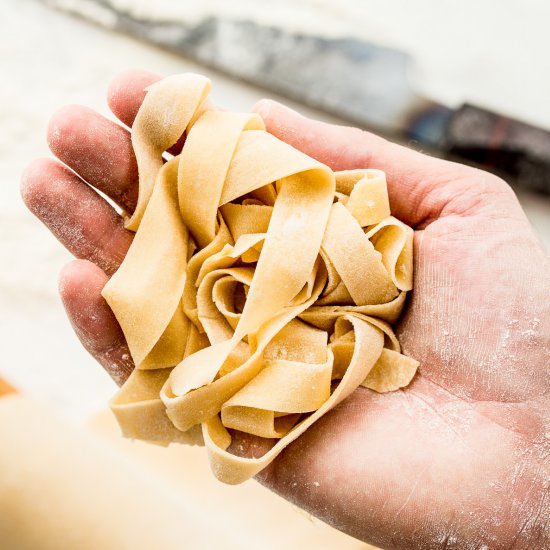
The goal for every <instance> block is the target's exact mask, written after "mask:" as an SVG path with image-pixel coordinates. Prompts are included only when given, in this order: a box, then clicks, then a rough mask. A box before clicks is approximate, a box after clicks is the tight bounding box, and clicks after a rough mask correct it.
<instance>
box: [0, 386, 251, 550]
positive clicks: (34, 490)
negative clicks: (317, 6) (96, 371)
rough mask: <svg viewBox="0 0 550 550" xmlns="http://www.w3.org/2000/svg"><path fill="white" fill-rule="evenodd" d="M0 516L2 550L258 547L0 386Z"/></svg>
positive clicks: (86, 435)
mask: <svg viewBox="0 0 550 550" xmlns="http://www.w3.org/2000/svg"><path fill="white" fill-rule="evenodd" d="M182 467H183V468H185V464H182ZM0 510H2V513H1V514H0V546H1V548H2V550H58V549H59V548H78V549H79V550H98V549H101V550H151V549H152V548H154V549H155V550H173V549H175V548H177V549H180V548H181V549H184V548H201V549H211V548H212V549H213V548H216V549H218V548H224V549H237V548H239V549H247V548H254V547H255V548H257V545H256V546H254V545H253V544H252V542H250V541H247V540H246V533H238V532H235V530H232V528H231V527H232V526H231V525H230V524H229V522H227V521H225V519H224V518H217V517H211V516H209V514H208V510H204V509H198V507H197V506H196V505H195V503H194V502H192V501H191V500H190V499H188V498H186V497H185V496H184V495H182V494H180V493H179V492H178V491H177V490H174V488H173V487H172V486H170V485H169V484H168V483H166V482H165V481H163V480H161V479H160V478H157V477H155V475H154V473H153V472H151V471H149V470H148V469H146V468H144V467H140V466H139V465H138V464H137V463H136V462H133V461H131V460H129V459H128V458H127V457H125V456H124V455H123V454H121V453H118V452H116V451H115V450H114V449H113V448H111V447H109V446H108V445H105V444H104V443H102V442H101V441H100V440H97V439H96V438H95V437H93V435H92V434H91V433H89V432H87V431H86V430H83V429H81V430H78V429H76V428H75V427H74V426H72V425H71V424H69V423H67V422H64V421H63V420H62V419H59V418H58V417H57V416H56V415H55V414H53V413H52V411H50V410H48V409H47V408H46V407H44V406H42V405H40V404H37V403H34V402H33V401H31V400H30V399H27V398H25V396H23V395H22V394H20V393H18V392H17V391H16V390H15V389H14V388H13V387H12V386H11V385H10V384H8V383H7V382H5V381H3V380H0Z"/></svg>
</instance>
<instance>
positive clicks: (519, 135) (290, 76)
mask: <svg viewBox="0 0 550 550" xmlns="http://www.w3.org/2000/svg"><path fill="white" fill-rule="evenodd" d="M43 2H45V3H46V4H49V5H52V6H55V7H58V8H60V9H63V10H65V11H70V12H72V13H77V14H79V15H82V16H84V17H88V18H93V17H95V20H96V22H99V23H102V22H105V21H108V22H109V23H108V26H109V27H110V28H114V29H117V30H119V31H122V32H125V33H129V34H131V35H135V36H138V37H141V38H143V39H146V40H148V41H150V42H153V43H155V44H157V45H160V46H163V47H165V48H168V49H170V50H172V51H175V52H178V53H180V54H181V55H183V56H185V57H188V58H191V59H193V60H195V61H198V62H199V63H202V64H204V65H206V66H209V67H212V68H214V69H217V70H220V71H222V72H224V73H227V74H230V75H232V76H234V77H237V78H239V79H242V80H245V81H247V82H250V83H252V84H254V85H256V86H261V87H262V88H266V89H268V90H270V91H273V92H277V93H279V94H281V95H283V96H286V97H288V98H290V99H294V100H296V101H299V102H302V103H304V104H306V105H308V106H311V107H315V108H318V109H321V110H324V111H326V112H327V113H331V114H335V115H336V116H338V117H340V118H343V119H346V120H348V121H350V122H351V123H352V124H354V125H356V126H359V127H362V128H368V129H371V130H374V131H377V132H379V133H382V134H384V135H386V136H388V137H393V138H396V139H398V140H401V141H411V140H412V141H414V142H417V143H415V145H419V146H420V148H423V149H425V148H427V149H429V150H433V151H437V152H438V154H439V155H442V156H447V157H450V158H454V159H458V160H461V161H463V162H467V163H472V164H478V165H481V166H482V167H484V168H487V169H489V170H492V171H495V172H497V173H500V174H503V175H505V176H506V177H507V179H508V180H509V181H510V183H515V184H517V185H521V186H523V187H526V188H530V189H533V190H536V191H539V192H541V193H544V194H547V195H550V132H548V131H547V130H545V129H542V128H537V127H534V126H531V125H529V124H526V123H524V122H521V121H518V120H514V119H512V118H510V117H506V116H504V115H501V114H497V113H493V112H491V111H489V110H486V109H483V108H481V107H476V106H473V105H469V104H465V105H463V106H462V107H460V108H458V109H453V108H450V107H447V106H445V105H441V104H439V103H437V102H435V101H432V100H430V99H428V98H426V97H423V96H422V95H420V94H418V93H417V92H416V91H415V90H414V88H413V86H412V85H411V82H410V79H409V72H410V65H411V64H410V61H411V60H410V58H409V56H408V55H407V54H405V53H404V52H401V51H398V50H395V49H391V48H387V47H383V46H379V45H376V44H372V43H369V42H367V41H364V40H359V39H355V38H325V37H321V36H316V35H314V34H300V33H293V32H288V31H287V30H285V29H284V28H280V27H269V26H265V25H261V24H258V23H255V22H253V21H242V20H234V19H230V18H226V17H216V16H212V17H207V18H205V19H202V20H199V21H193V20H191V19H189V20H183V19H181V16H180V17H179V18H174V19H170V15H169V14H167V15H166V19H164V20H158V19H152V18H147V17H143V18H140V17H139V16H138V15H136V13H137V12H135V11H132V10H131V9H130V8H127V9H125V8H123V7H120V6H119V5H118V4H117V3H116V2H115V0H85V2H83V0H74V1H73V2H69V3H67V2H65V1H64V0H43ZM84 4H85V5H84ZM92 4H93V5H95V6H96V7H97V9H99V10H101V17H99V16H93V14H94V13H95V12H94V10H92V9H90V6H91V5H92Z"/></svg>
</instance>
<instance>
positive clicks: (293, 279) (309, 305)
mask: <svg viewBox="0 0 550 550" xmlns="http://www.w3.org/2000/svg"><path fill="white" fill-rule="evenodd" d="M209 89H210V83H209V81H207V80H206V79H204V78H203V77H200V76H198V75H179V76H175V77H169V78H167V79H164V80H162V81H160V82H158V83H156V84H155V85H154V86H153V87H151V89H150V91H149V92H148V94H147V96H146V100H145V101H144V103H143V105H142V107H141V108H140V110H139V112H138V116H137V118H136V123H135V125H134V128H133V129H132V143H133V144H134V150H135V153H136V158H137V160H138V168H139V170H140V180H139V181H140V184H139V185H140V191H139V193H140V194H139V201H138V208H137V210H136V212H135V213H134V215H133V216H132V217H131V218H130V220H129V221H128V224H127V226H128V227H129V228H130V229H132V230H134V231H136V237H135V239H134V241H133V243H132V246H131V247H130V250H129V252H128V255H127V257H126V259H125V260H124V262H123V263H122V265H121V267H120V268H119V270H118V271H117V273H116V274H115V275H114V276H113V277H112V278H111V280H110V281H109V282H108V283H107V285H106V287H105V289H104V291H103V295H104V297H105V299H106V300H107V302H108V303H109V305H110V306H111V308H112V309H113V311H114V313H115V315H116V317H117V319H118V320H119V322H120V324H121V326H122V329H123V331H124V334H125V336H126V339H127V341H128V345H129V348H130V351H131V353H132V357H133V359H134V362H135V364H136V371H135V372H134V373H133V374H132V375H131V377H130V378H129V379H128V381H127V382H126V384H125V385H124V386H123V388H122V389H121V390H120V392H119V394H118V395H117V396H115V398H114V399H113V401H112V408H113V410H114V412H115V414H116V416H117V418H118V421H119V423H120V424H121V427H122V431H123V433H124V434H125V435H126V436H128V437H132V438H139V439H144V440H147V441H154V442H157V443H162V444H166V443H168V442H170V441H174V442H183V443H195V444H197V443H201V441H202V439H201V438H199V437H198V436H197V434H198V433H199V432H200V433H201V434H202V438H204V444H205V445H206V447H207V450H208V456H209V459H210V461H211V465H212V470H213V472H214V473H215V475H216V476H217V477H218V478H219V479H221V480H222V481H225V482H227V483H239V482H241V481H244V480H246V479H248V478H249V477H251V476H253V475H254V474H255V473H257V472H258V471H260V470H261V469H262V468H264V467H265V466H266V465H267V464H269V462H270V461H271V460H273V459H274V458H275V457H276V456H277V454H278V453H279V452H280V451H281V450H282V449H283V448H284V447H285V446H286V445H288V444H289V443H290V442H291V441H294V440H295V439H296V438H297V437H298V436H299V435H300V434H301V433H303V431H304V430H306V429H307V428H308V427H309V426H311V425H312V424H313V423H314V422H315V421H316V420H317V419H318V418H320V417H321V416H322V415H323V414H325V413H326V412H327V411H329V410H330V409H331V408H332V407H334V406H335V405H336V404H338V403H339V402H340V401H341V400H342V399H344V398H345V397H346V396H347V395H349V394H350V393H351V392H352V391H354V390H355V389H356V388H357V387H358V386H359V385H361V384H363V385H366V386H367V387H370V388H372V389H375V390H377V391H391V390H394V389H398V388H400V387H403V386H404V385H406V384H407V383H408V381H410V380H411V379H412V377H413V376H414V373H415V371H416V367H417V363H416V362H415V361H414V360H411V359H410V358H407V357H405V356H404V355H402V354H401V352H400V347H399V342H398V341H397V338H396V337H395V334H394V332H393V330H392V328H391V324H392V323H395V322H396V321H397V320H398V318H399V315H400V313H401V311H402V309H403V307H404V304H405V299H406V295H407V292H408V291H410V290H411V288H412V235H413V232H412V229H410V228H408V227H407V226H406V225H404V224H402V223H401V222H399V221H398V220H396V219H395V218H393V217H391V215H390V209H389V201H388V194H387V186H386V178H385V175H384V173H383V172H381V171H380V170H374V169H368V170H350V171H344V172H336V173H333V172H332V171H331V170H330V169H329V168H328V167H327V166H325V165H323V164H321V163H319V162H318V161H316V160H314V159H312V158H310V157H308V156H306V155H304V154H303V153H301V152H299V151H297V150H296V149H294V148H292V147H291V146H289V145H288V144H286V143H283V142H281V141H279V140H278V139H276V138H275V137H274V136H272V135H270V134H268V133H267V132H266V131H265V130H264V125H263V122H262V120H261V119H260V118H259V117H258V116H257V115H251V114H242V113H228V112H221V111H213V110H209V107H208V106H209V103H208V98H207V93H208V91H209ZM182 134H185V135H186V140H185V145H184V147H183V151H182V153H181V154H180V155H178V156H176V157H174V158H173V159H172V160H170V161H168V162H166V163H163V161H162V155H163V153H164V151H165V150H166V149H167V148H168V147H170V146H171V145H172V144H173V143H175V141H177V140H178V139H179V137H180V136H181V135H182ZM229 428H230V429H233V430H239V431H242V432H245V433H250V434H254V435H257V436H261V437H266V438H272V439H275V440H278V442H276V443H275V445H274V447H273V448H272V449H271V451H269V452H268V453H267V454H266V455H265V456H264V457H262V458H259V459H245V458H239V457H236V456H233V455H231V454H230V453H229V452H227V448H228V446H229V445H230V442H231V437H230V434H229V432H228V429H229Z"/></svg>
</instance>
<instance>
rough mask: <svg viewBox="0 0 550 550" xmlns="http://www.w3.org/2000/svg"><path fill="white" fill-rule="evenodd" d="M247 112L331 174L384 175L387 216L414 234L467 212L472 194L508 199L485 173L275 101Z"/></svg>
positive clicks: (503, 187)
mask: <svg viewBox="0 0 550 550" xmlns="http://www.w3.org/2000/svg"><path fill="white" fill-rule="evenodd" d="M252 110H253V111H255V112H257V113H259V114H260V115H261V116H262V118H263V119H264V121H265V123H266V127H267V130H268V131H269V132H270V133H272V134H273V135H275V136H277V137H278V138H279V139H281V140H283V141H285V142H287V143H289V144H290V145H292V146H294V147H296V148H297V149H299V150H301V151H303V152H304V153H306V154H308V155H310V156H312V157H314V158H316V159H318V160H319V161H321V162H323V163H325V164H327V165H328V166H330V167H331V168H332V169H333V170H349V169H354V168H378V169H380V170H383V171H384V172H386V176H387V180H388V193H389V196H390V203H391V206H392V213H394V215H395V216H397V217H398V218H400V219H401V220H403V221H404V222H406V223H408V224H409V225H412V226H415V227H417V228H423V227H425V226H426V225H428V224H429V223H430V222H431V221H433V220H434V219H437V218H438V217H439V216H441V215H444V214H447V213H453V214H454V213H458V214H460V213H461V212H460V210H464V211H466V210H468V208H469V207H470V206H472V205H474V204H476V203H478V202H479V197H478V196H477V192H483V193H487V194H491V195H493V194H494V195H495V196H496V195H502V194H505V195H508V196H509V197H510V198H511V196H512V195H513V194H512V192H511V191H510V189H509V187H508V186H507V185H506V184H505V183H504V182H502V181H501V180H499V179H498V178H496V177H495V176H493V175H491V174H488V173H486V172H482V171H480V170H476V169H474V168H470V167H467V166H463V165H461V164H456V163H452V162H448V161H444V160H440V159H437V158H433V157H430V156H427V155H424V154H421V153H417V152H416V151H413V150H412V149H408V148H406V147H403V146H401V145H397V144H395V143H391V142H389V141H387V140H385V139H383V138H381V137H379V136H376V135H374V134H371V133H369V132H364V131H361V130H359V129H357V128H349V127H344V126H336V125H332V124H326V123H324V122H319V121H314V120H310V119H307V118H305V117H303V116H302V115H300V114H298V113H297V112H295V111H293V110H292V109H289V108H288V107H285V106H283V105H281V104H279V103H277V102H275V101H270V100H262V101H260V102H258V103H257V104H256V105H255V106H254V108H253V109H252Z"/></svg>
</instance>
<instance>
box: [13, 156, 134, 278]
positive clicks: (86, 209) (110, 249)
mask: <svg viewBox="0 0 550 550" xmlns="http://www.w3.org/2000/svg"><path fill="white" fill-rule="evenodd" d="M21 195H22V197H23V200H24V202H25V204H26V205H27V207H28V208H29V210H31V212H33V214H35V215H36V216H37V217H38V218H39V219H40V220H41V221H42V222H43V223H44V224H45V225H46V226H47V227H48V228H49V230H50V231H51V232H52V233H53V234H54V235H55V236H56V237H57V239H59V241H60V242H61V243H62V244H63V245H64V246H65V247H66V248H67V249H68V250H69V252H71V253H72V254H73V255H74V256H76V257H77V258H82V259H86V260H90V261H92V262H94V263H95V264H97V265H98V266H99V267H100V268H101V269H102V270H103V271H105V272H106V273H107V274H109V275H110V274H112V273H114V272H115V271H116V269H117V268H118V266H119V265H120V263H121V262H122V260H123V258H124V256H125V254H126V252H127V250H128V248H129V247H130V243H131V242H132V234H131V233H130V232H129V231H127V230H126V229H124V225H123V222H122V218H121V217H120V216H119V215H118V214H117V213H116V212H115V210H114V209H113V208H112V207H111V206H110V205H109V204H108V203H107V202H106V201H105V200H103V199H102V198H101V197H100V196H99V195H98V194H97V193H96V192H95V191H94V190H93V189H91V188H90V187H88V186H87V185H86V184H85V183H84V182H82V180H80V179H79V178H78V176H77V175H76V174H74V173H73V172H71V171H70V170H69V169H68V168H66V167H65V166H62V165H61V164H59V163H58V162H56V161H53V160H50V159H38V160H35V161H34V162H33V163H32V164H31V165H30V166H29V167H28V168H27V169H26V170H25V172H24V173H23V175H22V178H21Z"/></svg>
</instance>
